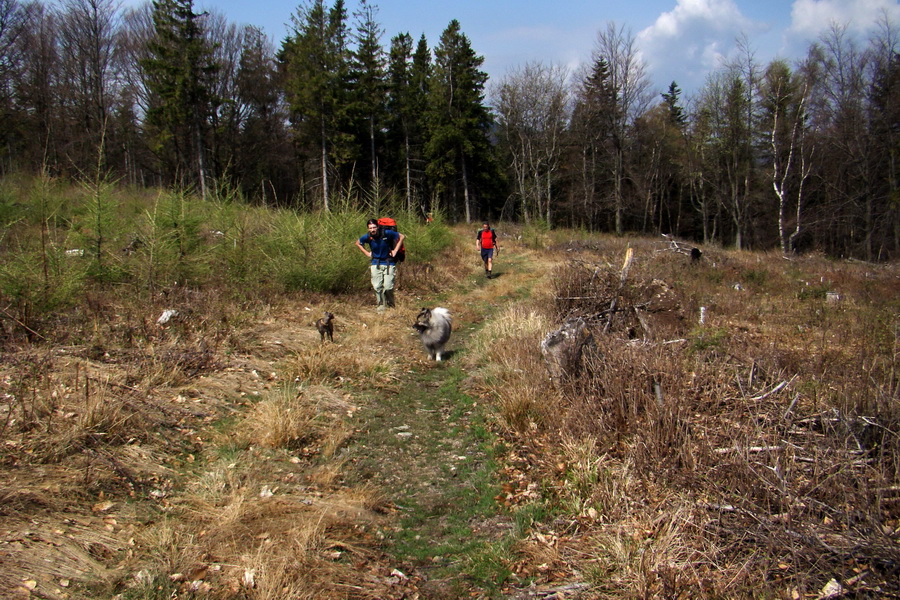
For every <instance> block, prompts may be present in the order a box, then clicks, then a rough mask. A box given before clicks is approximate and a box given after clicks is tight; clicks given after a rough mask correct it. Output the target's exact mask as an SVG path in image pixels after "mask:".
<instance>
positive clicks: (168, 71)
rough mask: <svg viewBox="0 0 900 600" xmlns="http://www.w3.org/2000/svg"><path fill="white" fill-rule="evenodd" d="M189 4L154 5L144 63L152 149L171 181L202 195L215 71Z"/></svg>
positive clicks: (174, 0)
mask: <svg viewBox="0 0 900 600" xmlns="http://www.w3.org/2000/svg"><path fill="white" fill-rule="evenodd" d="M204 16H205V14H198V13H195V12H194V3H193V0H157V1H154V2H153V29H154V34H153V37H152V38H151V39H150V41H149V42H148V44H147V53H148V56H147V58H146V59H144V60H143V61H142V63H141V64H142V66H143V68H144V72H145V74H146V82H145V83H146V87H147V91H148V95H149V100H148V102H149V106H148V109H147V115H146V118H145V119H144V125H145V130H146V132H147V134H148V137H149V142H150V146H151V148H152V149H153V151H154V153H155V154H156V156H157V158H158V159H159V160H160V162H161V163H162V167H163V173H164V174H165V175H167V176H168V177H169V178H170V180H174V181H177V182H181V183H191V184H197V185H199V186H200V190H201V193H202V194H204V195H205V193H206V164H205V162H206V158H205V155H206V135H207V129H208V123H209V117H210V113H211V110H212V108H211V107H212V104H213V98H212V92H211V89H212V80H213V78H214V77H215V74H216V71H217V66H216V65H215V63H214V62H213V60H212V52H211V50H210V48H209V46H208V44H207V41H206V38H205V36H204V31H203V25H202V18H203V17H204Z"/></svg>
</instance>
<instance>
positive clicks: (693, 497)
mask: <svg viewBox="0 0 900 600" xmlns="http://www.w3.org/2000/svg"><path fill="white" fill-rule="evenodd" d="M628 245H630V246H632V247H633V248H634V249H635V260H634V262H633V264H632V266H631V269H630V271H629V273H628V276H627V278H626V280H625V284H624V285H622V284H621V279H620V277H621V271H620V269H621V266H622V256H623V255H624V247H625V243H623V241H622V240H610V242H609V243H608V244H607V243H606V242H604V243H603V244H591V245H587V246H585V245H583V244H575V245H568V246H567V248H566V249H567V250H568V252H567V254H568V255H569V257H570V260H568V261H567V264H565V265H564V266H561V267H560V268H559V269H558V270H556V271H554V272H553V274H552V277H551V281H552V286H553V288H554V289H555V297H556V300H555V310H556V313H555V322H556V323H561V322H562V321H563V320H564V319H565V318H567V317H570V316H573V315H574V316H580V317H582V318H585V319H587V321H588V322H589V323H590V324H592V331H593V344H592V345H591V346H590V347H589V348H588V349H587V350H586V351H585V355H584V358H583V361H582V371H581V373H580V374H579V376H577V377H574V378H571V379H570V380H569V381H568V382H566V383H565V385H564V389H563V391H562V394H561V396H560V397H558V398H554V396H552V395H547V394H544V395H543V396H542V397H543V398H544V400H545V402H546V401H550V402H552V403H553V406H551V407H549V408H547V407H544V410H543V411H542V415H543V417H544V418H543V419H542V420H540V421H537V422H538V423H539V424H540V426H541V427H540V431H542V432H544V434H545V435H547V436H548V437H549V438H553V437H554V435H555V434H556V433H557V432H562V434H563V435H562V437H561V438H560V440H561V441H559V442H556V443H554V444H550V445H548V442H546V441H545V442H544V443H543V444H542V445H541V447H542V449H543V450H544V451H545V452H547V451H549V454H552V455H553V456H554V457H556V458H550V457H545V458H544V459H542V460H541V461H540V462H541V463H544V462H547V463H550V464H548V465H546V466H545V467H542V468H538V471H539V472H541V473H544V474H545V477H547V476H549V477H551V478H554V477H556V476H555V475H554V474H553V472H554V471H555V468H554V467H553V466H552V462H551V461H554V460H557V461H561V462H562V463H563V464H565V465H566V471H565V472H566V476H565V477H564V478H563V479H562V480H561V482H560V484H559V485H558V486H557V487H556V488H555V490H554V488H553V487H552V486H551V487H550V488H548V489H550V490H554V491H553V494H554V495H555V496H556V497H557V498H558V500H559V501H560V503H561V505H562V506H565V507H566V511H567V512H569V513H571V514H572V515H574V516H580V517H581V518H583V516H584V515H585V514H586V513H588V512H590V514H595V513H596V515H598V516H599V519H600V520H601V521H603V522H604V523H607V524H613V525H615V527H614V528H613V530H612V532H611V533H604V531H605V530H607V529H609V527H610V525H605V526H604V527H603V528H600V530H598V536H599V537H597V538H596V544H597V545H596V547H595V549H594V550H593V551H592V553H593V554H592V555H593V559H592V561H590V562H591V563H592V564H593V565H594V567H595V568H596V569H597V575H598V582H601V581H602V583H598V585H599V587H600V588H601V589H605V590H607V591H608V593H609V594H610V597H622V594H623V593H624V594H625V595H626V596H627V597H679V596H680V595H683V594H688V595H690V596H692V597H698V596H699V597H743V596H745V595H746V596H748V597H749V596H752V595H753V593H762V594H763V595H764V596H769V595H778V594H788V595H790V594H792V593H799V594H804V593H807V594H811V593H815V592H817V591H818V590H819V589H821V588H822V586H823V585H824V583H825V582H827V581H828V579H830V578H831V577H836V578H837V579H838V580H840V581H851V583H854V584H855V585H856V588H855V589H856V590H857V591H858V592H859V593H861V594H862V595H863V597H875V596H878V595H879V594H880V593H882V592H885V591H887V590H893V591H894V592H897V591H898V590H897V588H896V585H895V582H896V581H897V578H896V576H897V575H898V573H900V567H898V565H900V552H898V550H897V546H896V540H895V539H894V538H896V536H897V532H898V531H900V511H898V509H900V505H898V503H897V502H896V496H895V495H894V494H893V492H890V491H889V490H893V489H895V488H896V486H897V484H898V479H900V469H898V460H897V459H896V456H897V451H898V450H900V402H898V397H900V395H898V390H900V388H898V378H897V372H898V370H897V360H898V357H900V353H898V347H900V345H898V331H900V324H898V321H897V314H898V312H897V309H898V305H897V296H896V293H895V292H896V288H895V286H896V282H897V274H896V272H895V270H894V269H891V268H885V267H874V266H871V265H850V264H849V263H841V264H835V263H832V262H830V261H824V260H821V259H819V258H817V257H812V258H810V259H808V260H807V259H795V260H793V261H790V262H788V261H784V260H783V259H781V258H780V257H778V256H770V255H759V254H751V253H729V252H723V251H720V250H710V251H708V252H707V253H706V254H705V257H704V260H703V261H702V262H701V263H700V264H696V265H691V264H690V263H689V261H688V260H687V257H686V256H684V255H681V254H676V253H674V252H671V251H668V250H667V246H666V245H659V244H654V243H652V242H647V241H641V240H630V241H628ZM891 288H894V292H891V291H889V290H890V289H891ZM828 292H830V293H831V295H830V296H829V295H828ZM835 298H838V299H837V300H835ZM614 299H616V304H617V306H616V311H615V313H611V312H610V308H611V307H612V305H613V300H614ZM700 307H705V311H704V313H705V314H704V316H705V321H704V323H703V324H700V323H699V314H700ZM519 310H520V311H521V312H520V315H521V314H523V313H525V312H527V311H528V310H534V309H533V308H532V309H529V308H521V309H519ZM516 320H517V319H511V320H510V322H515V321H516ZM518 321H521V322H522V330H521V331H522V334H521V335H519V337H518V341H519V344H518V345H520V346H525V348H526V349H520V350H518V351H517V352H515V353H510V354H509V355H508V356H503V354H502V353H499V355H498V353H496V352H495V353H490V354H489V356H490V360H489V361H486V364H485V366H484V368H483V369H484V374H485V379H486V380H488V381H490V380H491V379H492V378H495V377H498V375H497V372H498V371H503V372H516V371H521V372H524V373H529V374H530V375H531V377H530V379H527V378H520V379H521V380H524V381H527V384H526V383H519V384H518V385H516V384H515V383H514V384H512V388H513V389H515V390H516V391H521V390H524V389H525V387H526V385H527V386H530V387H532V388H534V387H537V386H539V385H540V384H539V383H538V381H539V380H540V378H541V370H540V368H539V364H537V361H536V359H535V355H536V352H537V349H536V345H537V343H538V342H539V337H540V336H539V334H538V333H537V332H534V331H532V328H531V327H530V326H529V324H528V322H527V321H525V320H523V319H522V318H521V316H520V317H519V318H518ZM549 329H550V328H549V327H548V328H547V331H549ZM485 331H486V332H487V328H486V330H485ZM498 335H499V336H500V338H501V339H517V336H516V333H515V332H514V330H513V331H509V332H506V331H504V332H502V333H499V332H498ZM488 339H489V338H488ZM501 364H502V368H500V367H499V365H501ZM506 387H507V381H505V380H504V381H503V384H502V385H497V386H496V387H494V388H492V389H493V392H494V396H495V402H496V404H497V406H498V407H499V410H500V412H501V413H504V412H505V411H507V410H508V400H507V399H506V398H507V394H508V390H507V389H506ZM534 422H535V421H534V420H530V421H529V420H527V419H507V420H506V424H507V425H508V426H512V427H514V428H516V429H517V430H518V431H519V433H520V434H529V433H530V432H531V433H540V432H532V429H533V426H534ZM610 465H611V466H612V467H611V468H609V466H610ZM653 490H655V492H654V491H653ZM660 490H661V491H662V496H663V497H667V498H670V499H673V498H681V500H679V501H678V502H677V503H676V506H682V507H685V506H692V508H691V509H690V510H687V509H678V508H676V507H667V508H666V509H665V511H664V512H663V513H660V518H662V519H663V520H664V521H665V526H664V528H663V529H664V531H663V530H660V529H659V527H658V526H657V525H652V524H650V523H648V514H647V512H646V510H645V509H642V508H640V507H635V497H636V496H640V495H641V494H645V495H646V494H650V495H651V496H652V495H653V494H658V493H660ZM629 506H631V507H632V508H631V509H627V508H626V507H629ZM663 515H665V516H663ZM645 529H648V530H653V531H655V532H656V533H654V534H653V535H652V536H650V537H649V538H647V539H646V540H645V541H640V540H644V538H645V536H644V535H643V534H642V531H643V530H645ZM589 537H591V536H589ZM636 540H637V541H636ZM719 570H720V571H721V572H722V575H721V576H718V575H716V574H715V573H716V572H717V571H719ZM860 574H862V577H857V578H856V579H854V577H856V576H857V575H860ZM751 588H752V589H754V590H756V592H749V590H750V589H751ZM876 590H880V591H876Z"/></svg>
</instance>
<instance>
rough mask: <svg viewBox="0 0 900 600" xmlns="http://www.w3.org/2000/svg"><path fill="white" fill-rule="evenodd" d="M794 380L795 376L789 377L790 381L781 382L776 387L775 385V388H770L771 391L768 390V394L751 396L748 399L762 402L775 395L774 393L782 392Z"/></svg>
mask: <svg viewBox="0 0 900 600" xmlns="http://www.w3.org/2000/svg"><path fill="white" fill-rule="evenodd" d="M795 379H797V376H796V375H794V376H793V377H791V379H790V380H789V381H782V382H781V383H779V384H778V385H776V386H775V387H773V388H772V389H771V390H769V391H768V392H766V393H764V394H760V395H759V396H753V397H752V398H750V399H751V400H762V399H764V398H767V397H769V396H771V395H772V394H775V393H777V392H780V391H781V390H783V389H784V388H785V387H787V386H788V385H790V384H791V383H793V382H794V380H795Z"/></svg>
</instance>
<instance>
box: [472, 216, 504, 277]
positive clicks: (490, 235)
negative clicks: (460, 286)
mask: <svg viewBox="0 0 900 600" xmlns="http://www.w3.org/2000/svg"><path fill="white" fill-rule="evenodd" d="M475 239H476V240H477V241H476V242H475V247H476V248H477V249H478V250H479V251H480V252H481V262H483V263H484V274H485V276H486V277H487V278H488V279H490V278H491V277H493V273H492V271H493V268H494V256H495V255H497V254H500V246H499V245H498V244H497V232H496V231H494V230H493V229H491V224H490V223H489V222H488V221H485V222H484V223H482V224H481V231H479V232H478V233H477V234H475Z"/></svg>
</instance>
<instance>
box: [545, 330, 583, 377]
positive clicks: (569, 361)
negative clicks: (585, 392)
mask: <svg viewBox="0 0 900 600" xmlns="http://www.w3.org/2000/svg"><path fill="white" fill-rule="evenodd" d="M593 342H594V337H593V335H591V332H590V331H589V330H588V328H587V324H586V323H585V322H584V319H582V318H581V317H577V318H574V319H568V320H567V321H566V322H565V323H564V324H563V326H562V327H560V328H559V329H557V330H556V331H551V332H550V333H548V334H547V335H546V336H545V337H544V340H543V341H542V342H541V354H543V356H544V362H545V363H546V364H547V372H548V373H549V374H550V380H551V381H553V382H554V383H555V384H559V383H561V382H562V381H563V380H565V379H566V378H568V377H572V376H573V375H575V374H577V373H578V371H579V369H580V368H581V354H582V351H583V350H584V347H585V345H587V344H592V343H593Z"/></svg>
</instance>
